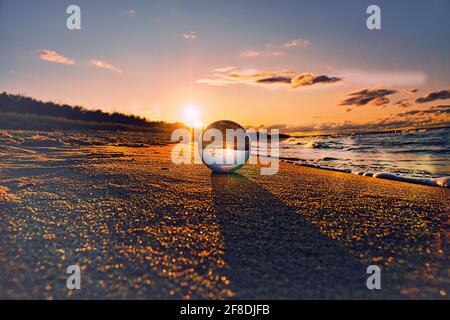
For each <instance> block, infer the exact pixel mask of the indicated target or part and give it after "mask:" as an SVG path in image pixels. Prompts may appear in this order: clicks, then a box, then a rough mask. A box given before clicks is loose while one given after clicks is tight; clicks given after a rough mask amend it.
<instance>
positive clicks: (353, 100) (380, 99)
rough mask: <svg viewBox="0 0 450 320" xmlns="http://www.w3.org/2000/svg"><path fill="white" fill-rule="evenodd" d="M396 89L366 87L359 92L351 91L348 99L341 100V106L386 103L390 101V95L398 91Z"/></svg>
mask: <svg viewBox="0 0 450 320" xmlns="http://www.w3.org/2000/svg"><path fill="white" fill-rule="evenodd" d="M397 92H398V91H396V90H390V89H364V90H361V91H358V92H354V93H351V94H350V95H349V96H350V97H348V98H347V99H345V100H343V101H341V102H340V104H339V105H341V106H364V105H366V104H368V103H369V102H373V103H374V104H375V105H378V106H380V105H384V104H386V103H389V99H388V98H387V97H386V96H388V95H391V94H394V93H397Z"/></svg>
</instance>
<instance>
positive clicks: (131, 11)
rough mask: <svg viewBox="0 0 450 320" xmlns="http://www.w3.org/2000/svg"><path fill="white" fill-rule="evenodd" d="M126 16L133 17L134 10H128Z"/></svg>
mask: <svg viewBox="0 0 450 320" xmlns="http://www.w3.org/2000/svg"><path fill="white" fill-rule="evenodd" d="M127 14H128V15H129V16H132V17H134V16H135V15H136V10H134V9H129V10H128V11H127Z"/></svg>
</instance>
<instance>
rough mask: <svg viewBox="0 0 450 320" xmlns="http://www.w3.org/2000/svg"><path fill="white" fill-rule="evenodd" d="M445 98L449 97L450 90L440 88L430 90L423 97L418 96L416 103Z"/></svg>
mask: <svg viewBox="0 0 450 320" xmlns="http://www.w3.org/2000/svg"><path fill="white" fill-rule="evenodd" d="M445 99H450V90H449V89H447V90H441V91H438V92H432V93H430V94H429V95H427V96H426V97H423V98H419V99H417V100H416V102H417V103H425V102H430V101H435V100H445Z"/></svg>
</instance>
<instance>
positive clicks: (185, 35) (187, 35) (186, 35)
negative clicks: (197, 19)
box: [182, 31, 197, 40]
mask: <svg viewBox="0 0 450 320" xmlns="http://www.w3.org/2000/svg"><path fill="white" fill-rule="evenodd" d="M182 36H183V38H184V39H186V40H195V39H197V33H195V32H194V31H191V32H187V33H183V34H182Z"/></svg>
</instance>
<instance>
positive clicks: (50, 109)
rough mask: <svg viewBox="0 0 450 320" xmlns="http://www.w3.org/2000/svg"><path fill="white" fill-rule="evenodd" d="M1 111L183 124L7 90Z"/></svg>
mask: <svg viewBox="0 0 450 320" xmlns="http://www.w3.org/2000/svg"><path fill="white" fill-rule="evenodd" d="M0 112H8V113H15V114H27V115H30V114H31V115H37V116H46V117H55V118H64V119H69V120H75V121H82V122H96V123H111V124H115V125H125V126H129V127H143V128H146V129H151V128H155V129H156V128H161V127H166V126H167V127H172V126H181V124H167V123H165V122H161V121H148V120H147V119H145V118H143V117H140V116H136V115H128V114H123V113H119V112H113V113H109V112H104V111H101V110H88V109H85V108H83V107H81V106H70V105H68V104H58V103H54V102H44V101H40V100H36V99H33V98H30V97H27V96H24V95H21V94H8V93H6V92H3V93H1V94H0Z"/></svg>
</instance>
